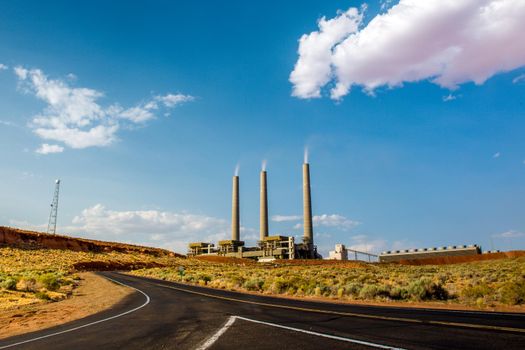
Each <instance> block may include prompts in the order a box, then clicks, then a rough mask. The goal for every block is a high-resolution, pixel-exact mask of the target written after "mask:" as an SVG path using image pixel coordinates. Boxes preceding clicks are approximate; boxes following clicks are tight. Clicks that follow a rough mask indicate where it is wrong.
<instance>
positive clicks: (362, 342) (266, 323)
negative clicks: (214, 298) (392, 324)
mask: <svg viewBox="0 0 525 350" xmlns="http://www.w3.org/2000/svg"><path fill="white" fill-rule="evenodd" d="M232 317H235V318H236V319H239V320H243V321H248V322H253V323H260V324H264V325H266V326H272V327H277V328H282V329H287V330H290V331H294V332H301V333H306V334H310V335H315V336H318V337H324V338H330V339H335V340H340V341H345V342H348V343H355V344H360V345H366V346H370V347H374V348H379V349H392V350H404V349H402V348H395V347H392V346H388V345H382V344H376V343H371V342H367V341H363V340H357V339H350V338H344V337H338V336H336V335H330V334H324V333H318V332H313V331H307V330H305V329H301V328H293V327H288V326H283V325H280V324H276V323H270V322H263V321H257V320H252V319H251V318H246V317H241V316H232ZM232 323H233V322H232Z"/></svg>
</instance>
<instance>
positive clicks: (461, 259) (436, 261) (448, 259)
mask: <svg viewBox="0 0 525 350" xmlns="http://www.w3.org/2000/svg"><path fill="white" fill-rule="evenodd" d="M520 256H525V251H524V250H512V251H510V252H500V253H488V254H478V255H468V256H444V257H439V258H427V259H417V260H416V259H414V260H400V261H399V264H402V265H447V264H461V263H466V262H473V261H485V260H494V259H505V258H518V257H520Z"/></svg>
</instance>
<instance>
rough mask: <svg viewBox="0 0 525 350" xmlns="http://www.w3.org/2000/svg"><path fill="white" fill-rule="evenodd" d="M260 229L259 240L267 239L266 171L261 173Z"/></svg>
mask: <svg viewBox="0 0 525 350" xmlns="http://www.w3.org/2000/svg"><path fill="white" fill-rule="evenodd" d="M260 206H261V208H260V228H259V235H260V236H259V238H260V240H261V241H262V240H264V238H265V237H268V190H267V186H266V171H265V170H262V171H261V203H260Z"/></svg>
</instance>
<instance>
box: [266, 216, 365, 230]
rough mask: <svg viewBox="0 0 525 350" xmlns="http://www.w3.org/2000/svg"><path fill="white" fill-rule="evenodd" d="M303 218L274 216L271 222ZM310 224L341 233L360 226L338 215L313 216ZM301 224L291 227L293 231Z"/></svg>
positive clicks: (357, 222)
mask: <svg viewBox="0 0 525 350" xmlns="http://www.w3.org/2000/svg"><path fill="white" fill-rule="evenodd" d="M302 219H303V217H302V216H300V215H289V216H285V215H275V216H273V217H272V221H276V222H282V221H299V220H302ZM312 224H313V225H314V227H321V226H322V227H333V228H336V229H339V230H343V231H349V230H351V229H353V228H354V227H356V226H358V225H360V224H361V223H360V222H359V221H355V220H351V219H348V218H347V217H345V216H343V215H339V214H323V215H314V216H313V217H312ZM302 227H303V225H302V224H301V223H297V224H295V225H294V226H293V228H294V229H296V230H298V229H300V228H302Z"/></svg>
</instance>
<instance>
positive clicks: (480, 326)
mask: <svg viewBox="0 0 525 350" xmlns="http://www.w3.org/2000/svg"><path fill="white" fill-rule="evenodd" d="M153 284H155V285H157V286H159V287H164V288H170V289H175V290H178V291H181V292H186V293H192V294H197V295H202V296H205V297H208V298H215V299H222V300H228V301H234V302H238V303H245V304H252V305H261V306H268V307H274V308H279V309H287V310H297V311H304V312H315V313H320V314H329V315H338V316H350V317H361V318H369V319H376V320H385V321H400V322H409V323H418V324H430V325H440V326H452V327H465V328H472V329H483V330H493V331H504V332H517V333H525V329H523V328H512V327H500V326H489V325H483V324H471V323H461V322H446V321H433V320H429V321H424V320H419V319H413V318H403V317H390V316H377V315H368V314H360V313H355V312H340V311H330V310H321V309H310V308H304V307H298V306H289V305H279V304H271V303H264V302H259V301H250V300H242V299H236V298H230V297H224V296H220V295H214V294H209V293H203V292H196V291H193V290H188V289H184V288H177V287H173V286H166V285H163V284H160V283H153Z"/></svg>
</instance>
